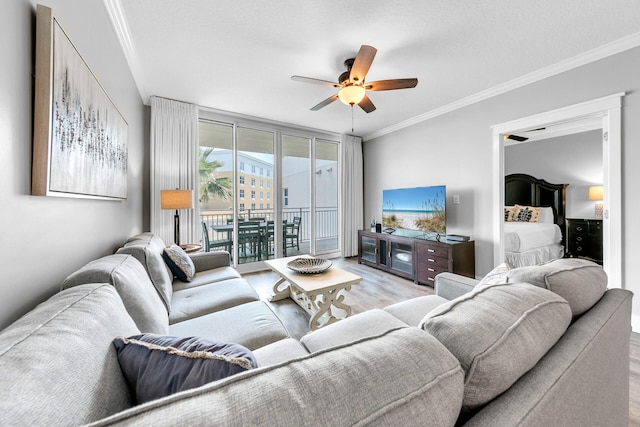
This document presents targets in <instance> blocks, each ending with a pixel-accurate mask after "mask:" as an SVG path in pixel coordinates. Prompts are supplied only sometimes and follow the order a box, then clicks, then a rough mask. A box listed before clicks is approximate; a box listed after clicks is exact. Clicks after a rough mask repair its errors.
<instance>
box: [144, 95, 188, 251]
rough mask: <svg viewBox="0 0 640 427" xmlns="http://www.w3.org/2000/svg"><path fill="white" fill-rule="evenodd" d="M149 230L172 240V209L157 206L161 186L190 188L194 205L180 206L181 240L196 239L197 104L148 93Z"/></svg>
mask: <svg viewBox="0 0 640 427" xmlns="http://www.w3.org/2000/svg"><path fill="white" fill-rule="evenodd" d="M150 139H151V147H150V154H151V165H150V167H151V180H150V181H151V182H150V187H151V190H150V191H151V231H152V232H154V233H156V234H157V235H158V236H160V237H161V238H162V240H163V241H164V242H165V243H166V244H167V245H168V244H169V243H171V242H173V241H174V227H173V216H174V214H175V210H162V209H160V190H175V189H180V190H193V207H194V208H193V209H181V210H180V211H179V215H180V238H179V239H180V243H181V244H185V243H197V242H199V241H200V237H199V236H200V233H199V232H198V231H199V227H198V222H197V217H198V215H199V209H198V207H199V204H198V193H199V191H198V187H197V185H198V107H197V105H194V104H187V103H185V102H179V101H174V100H171V99H166V98H159V97H157V96H153V97H151V135H150Z"/></svg>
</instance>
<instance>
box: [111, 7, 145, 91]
mask: <svg viewBox="0 0 640 427" xmlns="http://www.w3.org/2000/svg"><path fill="white" fill-rule="evenodd" d="M103 2H104V5H105V7H106V9H107V14H108V15H109V18H110V19H111V23H112V24H113V29H114V30H115V32H116V36H117V37H118V40H119V41H120V46H122V51H123V52H124V56H125V58H126V60H127V63H128V64H129V69H130V70H131V75H132V76H133V80H134V81H135V83H136V87H137V88H138V93H139V94H140V98H142V101H143V102H144V103H145V104H146V103H148V101H149V94H148V93H147V91H146V90H145V87H144V84H143V78H142V72H141V68H140V63H139V62H138V56H137V54H136V49H135V48H134V46H133V42H132V41H131V33H130V32H129V26H128V25H127V20H126V19H125V17H124V11H123V9H122V3H121V0H103Z"/></svg>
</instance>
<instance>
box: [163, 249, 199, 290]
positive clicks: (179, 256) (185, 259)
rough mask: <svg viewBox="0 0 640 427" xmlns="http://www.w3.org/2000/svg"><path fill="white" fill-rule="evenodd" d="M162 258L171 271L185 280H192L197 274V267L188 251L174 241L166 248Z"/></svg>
mask: <svg viewBox="0 0 640 427" xmlns="http://www.w3.org/2000/svg"><path fill="white" fill-rule="evenodd" d="M162 258H164V262H166V263H167V265H168V266H169V269H170V270H171V272H172V273H173V274H174V275H175V276H176V277H177V278H178V279H179V280H182V281H183V282H190V281H191V279H193V276H194V275H195V274H196V267H195V266H194V265H193V261H192V260H191V258H190V257H189V255H187V253H186V252H185V251H184V250H183V249H182V248H181V247H180V246H178V245H176V244H174V243H172V244H171V245H169V246H167V247H166V248H164V251H163V252H162Z"/></svg>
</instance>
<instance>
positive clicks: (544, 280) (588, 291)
mask: <svg viewBox="0 0 640 427" xmlns="http://www.w3.org/2000/svg"><path fill="white" fill-rule="evenodd" d="M507 278H508V280H509V282H526V283H531V284H532V285H535V286H539V287H541V288H545V289H549V290H550V291H552V292H555V293H556V294H558V295H560V296H561V297H562V298H564V299H566V300H567V301H568V302H569V306H570V307H571V312H572V313H573V315H574V316H577V315H580V314H582V313H584V312H585V311H587V310H589V309H590V308H591V307H593V306H594V305H595V304H596V303H597V302H598V301H599V300H600V298H602V295H604V292H605V291H606V290H607V281H608V280H607V273H605V271H604V270H603V269H602V267H601V266H600V265H598V264H596V263H595V262H591V261H587V260H585V259H578V258H561V259H557V260H555V261H551V262H549V263H546V264H542V265H533V266H529V267H520V268H514V269H513V270H511V271H509V272H508V273H507Z"/></svg>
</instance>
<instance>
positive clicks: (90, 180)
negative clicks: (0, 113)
mask: <svg viewBox="0 0 640 427" xmlns="http://www.w3.org/2000/svg"><path fill="white" fill-rule="evenodd" d="M35 61H36V64H35V99H34V124H33V163H32V174H31V194H32V195H36V196H57V197H81V198H93V199H106V200H125V199H126V198H127V155H128V151H127V150H128V147H127V145H128V141H127V138H128V135H127V132H128V125H127V122H126V121H125V119H124V117H123V116H122V114H120V112H119V111H118V109H117V108H116V106H115V104H114V103H113V101H111V99H110V98H109V96H108V95H107V93H106V91H105V90H104V89H103V87H102V86H101V85H100V83H99V82H98V80H97V79H96V77H95V75H94V74H93V72H92V71H91V69H90V68H89V66H88V65H87V63H86V62H85V61H84V59H83V58H82V56H81V55H80V53H79V52H78V50H77V49H76V48H75V46H74V45H73V43H72V42H71V40H70V39H69V37H68V36H67V34H66V33H65V32H64V30H63V29H62V27H61V26H60V24H59V23H58V21H57V19H56V17H55V16H54V14H53V11H52V10H51V9H50V8H48V7H46V6H42V5H38V6H37V11H36V52H35Z"/></svg>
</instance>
